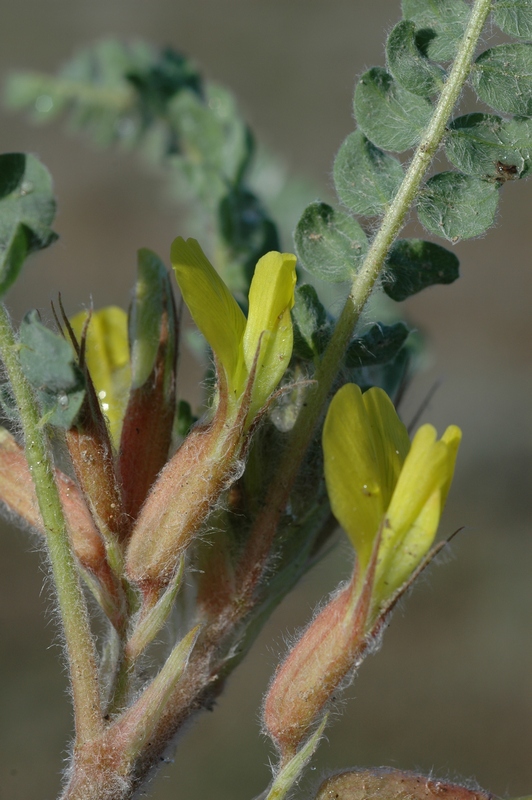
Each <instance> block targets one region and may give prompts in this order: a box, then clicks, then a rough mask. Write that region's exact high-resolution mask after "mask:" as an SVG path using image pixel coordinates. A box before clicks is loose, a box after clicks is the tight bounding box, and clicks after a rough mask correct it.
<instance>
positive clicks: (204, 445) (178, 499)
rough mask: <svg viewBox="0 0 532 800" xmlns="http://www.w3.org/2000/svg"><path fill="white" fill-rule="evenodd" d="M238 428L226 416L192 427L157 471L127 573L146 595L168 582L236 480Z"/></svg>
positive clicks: (130, 551)
mask: <svg viewBox="0 0 532 800" xmlns="http://www.w3.org/2000/svg"><path fill="white" fill-rule="evenodd" d="M241 447H242V436H241V428H240V426H238V425H235V426H231V427H229V428H227V426H226V425H225V414H224V413H223V412H221V413H217V414H216V416H215V418H214V420H213V421H212V422H211V423H210V424H209V425H204V426H201V425H199V426H197V427H196V428H194V429H193V430H192V431H191V432H190V433H189V435H188V436H187V438H186V439H185V441H184V442H183V444H182V445H181V447H180V448H179V450H178V451H177V453H176V454H175V455H174V457H173V458H172V459H171V460H170V461H169V462H168V464H167V465H166V467H165V468H164V469H163V470H162V472H161V473H160V475H159V477H158V479H157V482H156V483H155V485H154V487H153V489H152V491H151V492H150V494H149V495H148V498H147V500H146V503H145V504H144V506H143V508H142V510H141V512H140V515H139V517H138V520H137V522H136V524H135V526H134V528H133V532H132V535H131V540H130V543H129V547H128V550H127V557H126V572H127V574H128V576H129V578H130V579H131V580H132V581H134V582H135V583H136V584H137V585H138V586H140V587H141V589H142V590H143V591H144V592H150V593H151V592H153V591H156V590H158V589H161V588H163V587H164V586H166V585H167V584H168V582H169V581H170V580H171V578H172V576H173V574H174V572H175V569H176V565H177V562H178V559H179V557H180V556H181V555H182V554H183V553H184V551H185V550H186V549H187V547H188V546H189V545H190V543H191V542H192V541H193V539H194V538H195V537H196V536H197V534H198V533H199V531H200V529H201V528H202V526H203V523H204V521H205V519H206V518H207V516H208V515H209V513H210V512H211V511H212V510H213V509H214V507H215V506H216V503H217V502H218V500H219V498H220V495H221V494H222V492H223V491H224V490H225V489H227V488H228V487H229V485H230V484H231V483H232V482H233V480H234V479H235V470H236V469H237V463H238V456H239V453H240V451H241Z"/></svg>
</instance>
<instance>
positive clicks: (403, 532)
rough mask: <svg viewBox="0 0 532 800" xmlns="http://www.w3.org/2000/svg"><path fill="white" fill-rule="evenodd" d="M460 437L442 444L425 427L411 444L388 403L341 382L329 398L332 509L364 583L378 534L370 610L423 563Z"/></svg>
mask: <svg viewBox="0 0 532 800" xmlns="http://www.w3.org/2000/svg"><path fill="white" fill-rule="evenodd" d="M460 439H461V432H460V429H459V428H457V427H456V426H455V425H451V426H450V427H448V428H447V430H446V431H445V433H444V434H443V436H442V438H441V439H440V440H437V435H436V430H435V429H434V428H433V426H432V425H423V426H422V427H421V428H420V429H419V430H418V431H417V433H416V435H415V437H414V440H413V441H412V444H410V439H409V436H408V433H407V431H406V428H405V426H404V425H403V423H402V422H401V421H400V419H399V417H398V416H397V414H396V411H395V408H394V407H393V404H392V402H391V401H390V399H389V397H388V396H387V395H386V393H385V392H383V391H382V389H378V388H376V387H374V388H372V389H370V390H369V391H367V392H366V393H365V394H362V392H361V391H360V389H359V387H358V386H355V385H354V384H347V385H346V386H343V387H342V388H341V389H340V391H339V392H338V393H337V394H336V395H335V397H334V398H333V400H332V402H331V405H330V408H329V411H328V414H327V418H326V420H325V426H324V430H323V450H324V455H325V479H326V482H327V491H328V493H329V498H330V501H331V507H332V510H333V513H334V515H335V517H336V518H337V520H338V522H339V523H340V524H341V525H342V527H343V528H344V529H345V531H346V533H347V535H348V536H349V538H350V540H351V543H352V544H353V547H354V549H355V551H356V553H357V558H358V579H359V580H360V581H362V580H363V577H364V574H365V572H366V570H367V568H368V565H369V563H370V559H371V554H372V551H373V546H374V544H375V541H376V538H377V536H378V535H379V534H380V537H381V538H380V544H379V551H378V557H377V566H376V573H375V579H374V588H373V598H374V607H375V606H379V605H381V604H382V603H384V602H385V601H386V600H387V599H388V598H389V597H390V596H391V595H392V594H393V593H394V592H395V591H396V590H397V589H398V588H399V587H400V586H402V585H403V584H404V583H405V581H407V580H408V578H409V576H410V575H411V574H412V572H413V571H414V570H415V569H416V567H417V566H418V565H419V564H420V563H421V561H422V560H423V558H424V557H425V556H426V554H427V553H428V551H429V549H430V547H431V545H432V543H433V541H434V537H435V535H436V531H437V528H438V524H439V521H440V516H441V513H442V511H443V507H444V504H445V500H446V498H447V494H448V492H449V488H450V486H451V481H452V477H453V473H454V466H455V461H456V455H457V451H458V446H459V444H460Z"/></svg>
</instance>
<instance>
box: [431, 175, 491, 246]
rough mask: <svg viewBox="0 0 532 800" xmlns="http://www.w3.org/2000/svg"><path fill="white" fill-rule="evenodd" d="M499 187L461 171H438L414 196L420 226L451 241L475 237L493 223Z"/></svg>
mask: <svg viewBox="0 0 532 800" xmlns="http://www.w3.org/2000/svg"><path fill="white" fill-rule="evenodd" d="M498 200H499V186H498V184H497V183H493V182H489V181H482V180H480V179H479V178H475V177H474V176H472V175H463V174H462V173H461V172H440V173H438V174H437V175H434V176H433V177H432V178H430V180H428V181H427V183H426V184H425V186H424V188H423V189H422V190H421V192H420V194H419V196H418V204H417V209H418V214H419V218H420V220H421V222H422V224H423V226H424V227H425V228H426V229H427V230H428V231H429V232H430V233H435V234H437V235H438V236H444V237H445V238H446V239H449V240H450V241H451V242H457V241H459V240H460V239H470V238H471V237H473V236H479V235H480V234H481V233H484V231H485V230H486V229H487V228H489V227H490V226H491V225H492V224H493V220H494V217H495V211H496V210H497V203H498Z"/></svg>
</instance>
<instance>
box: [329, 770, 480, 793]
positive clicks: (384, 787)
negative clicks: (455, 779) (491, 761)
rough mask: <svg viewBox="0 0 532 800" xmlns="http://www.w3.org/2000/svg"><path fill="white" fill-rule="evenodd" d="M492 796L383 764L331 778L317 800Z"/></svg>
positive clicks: (478, 790)
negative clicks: (332, 799) (376, 767)
mask: <svg viewBox="0 0 532 800" xmlns="http://www.w3.org/2000/svg"><path fill="white" fill-rule="evenodd" d="M368 797H375V798H379V797H380V798H386V800H441V798H442V797H445V798H446V800H492V798H493V795H491V794H489V792H484V791H483V790H482V789H466V788H465V786H459V785H458V784H456V783H448V782H447V781H442V780H439V779H438V778H429V777H427V776H426V775H418V774H417V773H414V772H402V771H401V770H398V769H390V768H389V767H380V768H378V769H360V770H358V769H357V770H350V771H349V772H342V773H340V774H339V775H333V776H332V777H331V778H328V779H327V780H326V781H325V782H324V783H322V785H321V786H320V788H319V790H318V794H317V795H316V797H315V800H331V798H337V800H366V798H368Z"/></svg>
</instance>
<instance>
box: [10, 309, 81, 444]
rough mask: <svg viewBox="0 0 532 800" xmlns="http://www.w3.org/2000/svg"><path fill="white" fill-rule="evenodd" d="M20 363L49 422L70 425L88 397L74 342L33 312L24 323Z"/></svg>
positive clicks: (20, 336)
mask: <svg viewBox="0 0 532 800" xmlns="http://www.w3.org/2000/svg"><path fill="white" fill-rule="evenodd" d="M19 338H20V345H21V347H20V355H19V358H20V365H21V367H22V369H23V371H24V374H25V375H26V378H27V379H28V381H29V382H30V384H31V385H32V386H33V388H34V389H35V391H36V393H37V397H38V399H39V402H40V405H41V409H42V412H43V416H44V419H45V421H46V422H48V423H50V424H51V425H57V426H59V427H62V428H70V427H71V425H72V423H73V422H74V420H75V418H76V416H77V414H78V412H79V410H80V408H81V404H82V402H83V398H84V396H85V383H84V379H83V373H82V371H81V369H80V368H79V366H78V365H77V363H76V358H75V354H74V350H73V349H72V347H71V345H70V344H69V343H68V342H67V341H66V340H65V339H64V338H63V337H62V336H60V335H59V334H58V333H54V332H53V331H51V330H49V328H47V327H46V326H45V325H43V324H42V322H41V321H40V319H39V314H38V312H37V311H30V312H29V313H28V314H26V316H25V317H24V319H23V320H22V323H21V325H20V331H19Z"/></svg>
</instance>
